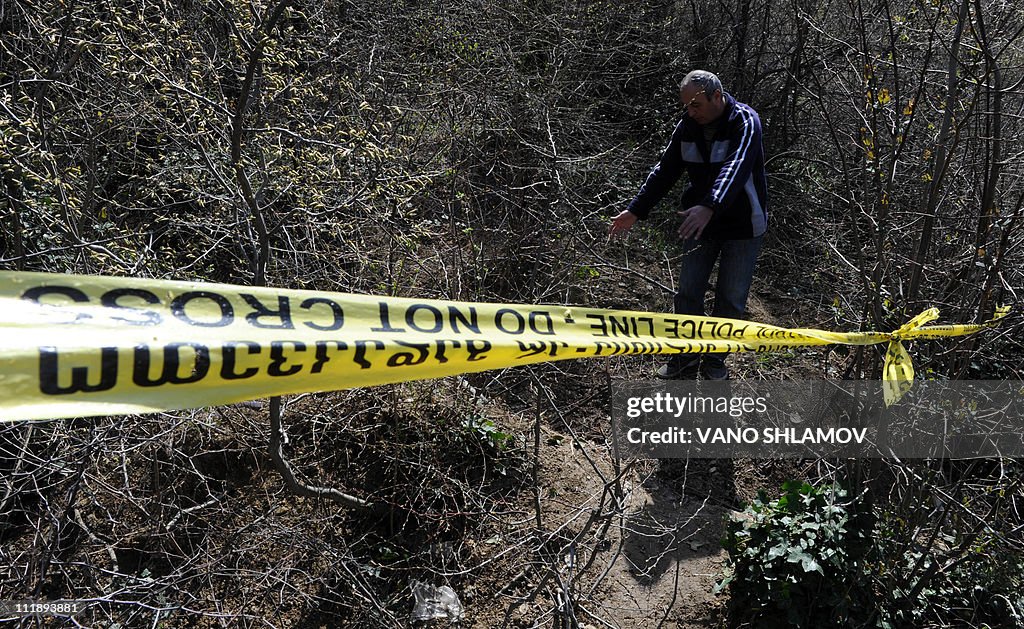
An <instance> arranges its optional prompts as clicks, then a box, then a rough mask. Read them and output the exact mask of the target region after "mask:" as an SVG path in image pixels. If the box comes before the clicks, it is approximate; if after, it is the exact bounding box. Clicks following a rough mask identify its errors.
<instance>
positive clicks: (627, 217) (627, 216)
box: [608, 210, 637, 236]
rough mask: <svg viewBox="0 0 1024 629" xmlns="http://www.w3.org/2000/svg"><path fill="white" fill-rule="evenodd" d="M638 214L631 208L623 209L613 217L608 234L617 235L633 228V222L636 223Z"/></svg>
mask: <svg viewBox="0 0 1024 629" xmlns="http://www.w3.org/2000/svg"><path fill="white" fill-rule="evenodd" d="M636 220H637V216H636V214H633V213H632V212H630V211H629V210H623V211H622V212H620V213H619V215H618V216H616V217H614V218H613V219H612V224H611V227H609V228H608V234H609V235H611V236H617V235H619V234H624V233H626V232H628V231H629V230H630V229H632V228H633V224H634V223H636Z"/></svg>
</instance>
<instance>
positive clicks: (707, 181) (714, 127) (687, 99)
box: [609, 70, 768, 380]
mask: <svg viewBox="0 0 1024 629" xmlns="http://www.w3.org/2000/svg"><path fill="white" fill-rule="evenodd" d="M679 100H680V102H681V104H682V106H683V109H684V112H685V113H684V115H683V118H682V120H680V121H679V124H678V125H676V129H675V131H674V132H673V133H672V140H671V141H670V142H669V144H668V147H667V148H666V149H665V152H664V153H663V154H662V156H661V160H660V161H659V162H658V165H657V166H655V167H654V170H652V171H651V173H650V175H648V176H647V181H645V182H644V185H643V186H642V187H641V188H640V192H639V193H638V194H637V195H636V197H635V198H634V199H633V200H632V201H631V202H630V204H629V206H628V207H627V209H626V210H624V211H623V212H621V213H620V214H619V215H617V216H616V217H615V218H613V219H612V224H611V228H610V230H609V231H610V233H611V234H612V235H616V234H621V233H624V232H626V231H628V230H629V229H630V228H632V227H633V225H634V224H635V223H636V221H637V220H641V219H644V218H646V217H647V215H648V214H649V213H650V211H651V209H652V208H653V207H654V206H655V205H656V204H657V203H658V201H660V200H661V199H662V198H663V197H664V196H665V194H666V193H668V191H669V189H670V188H671V187H672V185H673V184H675V182H676V181H677V180H678V179H679V176H680V175H681V174H682V173H683V171H684V170H685V171H686V173H687V174H688V175H689V180H690V182H689V183H690V186H689V188H687V189H686V191H685V192H684V193H683V197H682V207H683V208H686V209H684V210H682V211H680V212H679V215H680V216H681V217H682V219H683V222H682V224H681V225H680V226H679V237H680V238H682V239H683V264H682V272H681V273H680V276H679V289H678V292H677V293H676V296H675V311H676V314H685V315H703V314H704V292H705V290H706V289H707V286H708V279H709V278H710V276H711V269H712V267H714V265H715V261H716V260H717V261H718V281H717V283H716V286H715V302H714V307H713V309H712V311H711V316H713V317H725V318H728V319H742V318H743V317H744V315H745V314H746V305H747V294H748V293H749V292H750V283H751V281H752V280H753V276H754V266H755V264H756V262H757V254H758V252H760V250H761V241H762V239H763V237H764V233H765V230H766V229H767V226H768V210H767V200H768V188H767V182H766V178H765V172H764V149H763V148H762V146H761V120H760V119H759V118H758V116H757V112H755V111H754V110H753V109H751V108H750V107H749V106H747V105H744V104H743V103H740V102H737V101H736V99H735V98H733V97H732V96H731V95H730V94H727V93H726V92H724V91H723V90H722V83H721V81H719V79H718V77H717V76H715V75H714V74H712V73H710V72H706V71H704V70H695V71H693V72H691V73H689V74H687V75H686V78H684V79H683V82H682V83H681V84H680V85H679ZM726 356H727V355H726V354H703V355H696V356H694V355H687V354H676V355H674V356H673V357H672V358H671V359H670V360H669V361H668V363H666V364H664V365H662V366H661V368H660V369H659V370H658V372H657V375H658V377H660V378H665V379H670V378H679V377H681V376H683V375H685V374H687V373H693V372H695V371H696V369H697V368H698V367H701V372H702V374H703V376H704V377H705V378H707V379H710V380H725V379H728V377H729V369H728V367H726V365H725V358H726Z"/></svg>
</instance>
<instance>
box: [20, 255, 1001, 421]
mask: <svg viewBox="0 0 1024 629" xmlns="http://www.w3.org/2000/svg"><path fill="white" fill-rule="evenodd" d="M1006 312H1007V309H1000V310H999V311H998V312H997V314H996V316H995V318H993V319H992V321H989V322H987V323H984V324H979V325H951V326H932V327H924V324H926V323H928V322H930V321H932V320H934V319H936V318H937V317H938V311H937V310H936V309H934V308H933V309H930V310H928V311H926V312H923V313H921V314H920V315H918V316H917V317H915V318H914V319H913V320H912V321H910V322H909V323H907V324H906V325H904V326H903V327H901V328H900V329H899V330H897V331H895V332H893V333H885V332H827V331H824V330H815V329H804V328H780V327H776V326H773V325H765V324H762V323H754V322H751V321H736V320H729V319H716V318H711V317H690V316H676V315H670V314H661V313H650V312H629V311H620V310H598V309H593V308H579V307H575V306H535V305H521V304H515V305H511V304H505V305H503V304H486V303H465V302H451V301H437V300H418V299H403V298H396V297H376V296H371V295H348V294H340V293H322V292H312V291H302V290H283V289H274V288H246V287H241V286H229V285H222V284H205V283H192V282H171V281H157V280H146V279H133V278H116V277H90V276H73V275H53V274H44V273H17V272H0V391H2V396H0V397H2V399H0V420H7V421H10V420H28V419H46V418H60V417H81V416H90V415H115V414H123V413H148V412H154V411H162V410H174V409H184V408H195V407H202V406H211V405H217V404H227V403H232V402H239V401H243V400H251V399H255V398H264V397H270V396H274V395H282V394H289V393H301V392H308V391H328V390H337V389H346V388H352V387H363V386H369V385H376V384H383V383H387V382H401V381H407V380H416V379H423V378H437V377H441V376H448V375H454V374H461V373H468V372H475V371H484V370H488V369H499V368H504V367H513V366H517V365H526V364H530V363H538V362H544V361H553V360H563V359H568V358H586V357H594V356H616V355H623V354H671V353H676V352H686V353H697V352H724V351H733V352H735V351H758V352H765V351H773V350H778V349H782V348H788V347H802V346H814V345H828V344H832V343H843V344H850V345H870V344H875V343H889V350H888V352H887V353H886V356H885V365H884V374H883V380H884V382H885V399H886V402H887V403H891V402H893V401H895V400H896V399H898V398H899V396H900V395H902V394H903V393H904V392H905V391H907V390H908V389H909V388H910V385H911V381H912V380H913V377H914V370H913V366H912V364H911V361H910V357H909V355H908V354H907V352H906V350H905V349H904V348H903V346H902V345H901V343H900V342H901V341H904V340H911V339H921V338H938V337H945V336H959V335H963V334H970V333H973V332H976V331H978V330H981V329H983V328H986V327H989V326H991V325H992V324H993V322H994V321H996V320H997V319H999V318H1000V317H1002V316H1004V315H1005V314H1006Z"/></svg>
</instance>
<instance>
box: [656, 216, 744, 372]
mask: <svg viewBox="0 0 1024 629" xmlns="http://www.w3.org/2000/svg"><path fill="white" fill-rule="evenodd" d="M763 240H764V236H758V237H756V238H748V239H744V240H693V239H689V240H684V241H683V263H682V271H681V272H680V273H679V289H678V291H677V292H676V296H675V310H676V314H685V315H698V316H702V315H704V293H705V292H706V291H707V288H708V280H709V279H710V277H711V269H712V268H714V266H715V261H716V260H717V261H718V281H717V282H716V283H715V303H714V307H713V308H712V310H711V316H712V317H724V318H726V319H742V318H743V317H744V316H745V315H746V313H747V295H748V294H749V293H750V284H751V282H753V280H754V267H755V266H756V265H757V254H758V253H760V251H761V243H762V241H763ZM713 356H715V357H716V358H721V360H723V361H724V360H725V356H726V354H713ZM716 362H718V361H716Z"/></svg>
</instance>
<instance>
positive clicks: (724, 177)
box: [701, 107, 761, 212]
mask: <svg viewBox="0 0 1024 629" xmlns="http://www.w3.org/2000/svg"><path fill="white" fill-rule="evenodd" d="M760 154H761V121H760V120H759V119H758V117H757V114H756V113H755V112H754V110H752V109H750V108H749V107H738V108H737V118H736V120H735V122H734V123H733V128H732V129H731V131H730V134H729V155H728V156H726V158H725V162H724V163H723V164H722V168H721V169H720V170H719V171H718V176H717V177H716V178H715V182H714V184H713V185H712V186H711V190H709V191H708V193H707V195H706V196H705V197H704V199H703V201H702V202H701V203H702V204H703V205H706V206H708V207H710V208H711V209H712V210H714V211H716V212H717V211H718V210H719V209H720V208H722V207H725V206H729V205H732V203H733V202H734V201H735V199H736V196H737V195H738V194H740V192H742V191H743V187H744V186H745V185H746V183H747V179H749V178H750V173H751V172H752V170H753V168H754V164H755V163H756V161H757V159H758V156H759V155H760Z"/></svg>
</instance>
